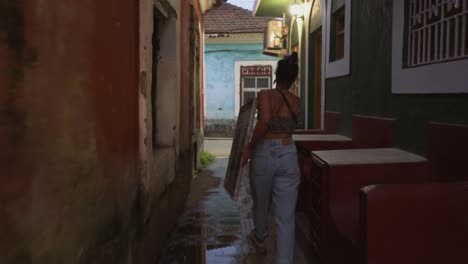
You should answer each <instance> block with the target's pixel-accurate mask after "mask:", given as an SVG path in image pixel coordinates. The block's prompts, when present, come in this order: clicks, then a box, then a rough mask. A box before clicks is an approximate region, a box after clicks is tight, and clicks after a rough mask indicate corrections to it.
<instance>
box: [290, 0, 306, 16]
mask: <svg viewBox="0 0 468 264" xmlns="http://www.w3.org/2000/svg"><path fill="white" fill-rule="evenodd" d="M289 12H290V13H291V15H293V16H295V17H303V16H304V4H298V3H297V1H296V0H295V1H294V4H292V5H291V6H290V7H289Z"/></svg>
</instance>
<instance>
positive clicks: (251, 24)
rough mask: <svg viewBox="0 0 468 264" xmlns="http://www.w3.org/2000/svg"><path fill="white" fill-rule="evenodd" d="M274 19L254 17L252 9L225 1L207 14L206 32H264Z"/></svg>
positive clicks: (205, 18) (205, 19)
mask: <svg viewBox="0 0 468 264" xmlns="http://www.w3.org/2000/svg"><path fill="white" fill-rule="evenodd" d="M272 19H273V18H268V17H254V16H253V15H252V11H250V10H247V9H243V8H241V7H238V6H235V5H231V4H229V3H223V4H221V5H220V6H218V7H216V8H214V9H211V10H210V11H208V12H207V13H206V14H205V17H204V21H205V33H206V34H213V33H231V34H232V33H263V32H264V30H265V28H266V26H267V24H268V21H270V20H272Z"/></svg>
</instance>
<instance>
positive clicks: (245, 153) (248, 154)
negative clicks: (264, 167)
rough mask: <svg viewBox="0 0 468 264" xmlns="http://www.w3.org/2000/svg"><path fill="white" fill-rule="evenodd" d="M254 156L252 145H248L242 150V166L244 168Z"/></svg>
mask: <svg viewBox="0 0 468 264" xmlns="http://www.w3.org/2000/svg"><path fill="white" fill-rule="evenodd" d="M252 156H253V150H252V145H250V144H247V145H245V147H244V149H243V150H242V159H241V166H244V165H245V164H246V163H247V161H249V160H250V159H251V158H252Z"/></svg>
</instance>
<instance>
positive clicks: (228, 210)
mask: <svg viewBox="0 0 468 264" xmlns="http://www.w3.org/2000/svg"><path fill="white" fill-rule="evenodd" d="M226 167H227V159H219V160H217V161H216V162H215V164H213V165H212V166H211V167H210V170H211V171H212V172H213V175H214V176H215V177H219V178H221V179H223V178H224V173H225V170H226ZM242 237H243V235H242V230H241V217H240V213H239V209H238V207H237V206H236V204H235V203H234V202H233V201H232V200H231V198H230V197H229V195H228V194H227V193H226V191H225V190H224V188H223V182H221V183H220V185H219V186H218V187H216V188H213V189H210V190H208V191H207V192H206V194H205V196H204V198H203V199H202V200H201V201H200V202H199V203H198V205H197V206H196V207H195V208H193V209H190V210H186V211H185V212H184V213H183V215H182V216H181V217H180V219H179V221H178V225H177V227H176V229H175V230H174V232H173V233H172V235H171V238H170V239H169V241H168V244H167V245H166V248H165V250H164V252H163V256H162V258H161V260H160V261H159V264H205V263H206V264H232V263H242V262H243V261H242V259H243V258H244V256H245V255H246V252H247V251H248V244H247V243H246V242H245V241H243V239H242Z"/></svg>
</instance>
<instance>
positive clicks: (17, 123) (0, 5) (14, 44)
mask: <svg viewBox="0 0 468 264" xmlns="http://www.w3.org/2000/svg"><path fill="white" fill-rule="evenodd" d="M23 10H24V9H23V7H22V5H21V2H20V1H9V0H0V37H2V38H1V39H0V41H1V42H3V43H4V44H6V47H7V50H8V56H7V64H6V70H5V71H6V76H7V82H8V85H7V87H8V91H7V93H6V98H5V99H4V100H3V102H0V123H6V124H7V126H8V128H9V131H8V137H9V140H8V141H9V142H10V143H12V144H17V143H19V142H20V141H21V139H22V137H23V135H24V130H25V125H24V122H25V121H24V120H25V113H24V111H21V110H20V109H19V107H17V105H16V102H17V97H18V90H19V89H20V88H21V84H22V81H23V78H24V71H25V69H26V68H31V67H33V66H34V63H35V62H36V61H37V59H38V54H37V50H36V49H34V48H30V47H28V45H27V42H26V37H25V21H24V13H23V12H24V11H23Z"/></svg>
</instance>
